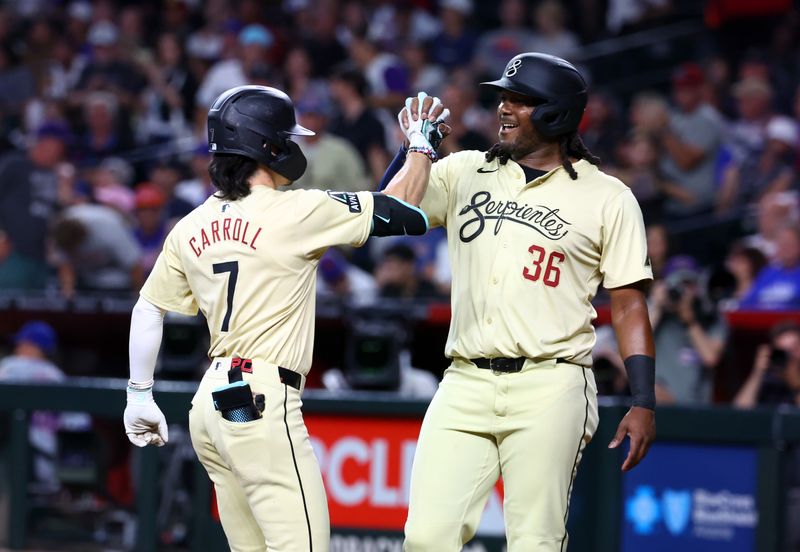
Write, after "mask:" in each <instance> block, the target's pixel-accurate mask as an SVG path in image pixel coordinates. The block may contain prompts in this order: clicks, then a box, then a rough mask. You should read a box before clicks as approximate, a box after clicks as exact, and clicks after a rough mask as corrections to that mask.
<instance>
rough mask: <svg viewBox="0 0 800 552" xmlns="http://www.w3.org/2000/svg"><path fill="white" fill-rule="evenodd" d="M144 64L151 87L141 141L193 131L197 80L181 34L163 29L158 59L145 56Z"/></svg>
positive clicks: (144, 108) (143, 113) (156, 140)
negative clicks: (184, 48)
mask: <svg viewBox="0 0 800 552" xmlns="http://www.w3.org/2000/svg"><path fill="white" fill-rule="evenodd" d="M141 65H142V71H143V72H144V74H145V75H146V76H147V80H148V87H147V88H146V89H145V91H144V93H143V95H142V99H141V103H142V109H141V111H140V114H139V124H138V128H137V136H138V140H139V142H140V143H143V144H153V143H160V142H168V141H171V140H175V139H178V138H183V137H186V136H187V135H190V134H191V131H192V117H194V113H195V107H194V101H195V94H196V93H197V82H196V81H195V79H194V75H193V74H192V73H191V72H190V71H189V68H188V66H187V63H186V56H185V54H184V51H183V45H182V43H181V41H180V38H179V37H178V35H176V34H174V33H172V32H165V33H161V34H160V35H159V36H158V42H157V50H156V57H155V59H142V60H141Z"/></svg>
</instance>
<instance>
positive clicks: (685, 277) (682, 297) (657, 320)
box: [649, 255, 727, 404]
mask: <svg viewBox="0 0 800 552" xmlns="http://www.w3.org/2000/svg"><path fill="white" fill-rule="evenodd" d="M649 311H650V324H651V325H652V327H653V338H654V339H655V346H656V359H657V360H656V399H657V401H658V404H703V403H708V402H710V401H711V380H712V378H711V371H712V370H713V369H714V367H715V366H716V365H717V363H718V362H719V360H720V358H721V356H722V352H723V348H724V345H725V339H726V337H727V327H726V325H725V323H724V321H723V319H722V318H721V317H720V316H719V314H718V313H717V311H716V308H715V307H714V305H713V304H712V303H710V302H709V301H708V300H707V298H706V297H705V294H704V293H703V290H702V288H701V286H700V271H699V267H698V266H697V263H696V262H695V261H694V259H692V258H691V257H689V256H686V255H678V256H675V257H672V258H671V259H670V260H669V261H667V264H666V265H665V267H664V278H663V279H662V280H658V281H656V282H655V283H654V284H653V287H652V290H651V293H650V302H649Z"/></svg>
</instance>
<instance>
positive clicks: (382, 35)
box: [367, 0, 442, 54]
mask: <svg viewBox="0 0 800 552" xmlns="http://www.w3.org/2000/svg"><path fill="white" fill-rule="evenodd" d="M441 30H442V24H441V22H440V21H439V19H438V18H436V17H434V16H433V15H431V14H430V13H428V12H427V11H425V10H424V9H422V8H420V7H419V6H416V5H414V3H413V2H397V1H395V0H385V1H383V2H382V3H381V5H380V6H379V7H377V8H376V9H375V10H374V11H373V12H372V16H371V17H370V20H369V29H368V31H367V36H368V37H369V39H370V40H374V41H376V42H378V43H379V44H380V46H381V48H383V49H384V50H387V51H389V52H394V53H396V54H399V53H400V52H401V50H402V49H403V48H404V47H405V46H406V45H407V44H422V43H425V42H427V41H429V40H431V39H433V37H435V36H436V35H437V34H439V32H440V31H441Z"/></svg>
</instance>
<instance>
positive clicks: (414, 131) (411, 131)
mask: <svg viewBox="0 0 800 552" xmlns="http://www.w3.org/2000/svg"><path fill="white" fill-rule="evenodd" d="M427 97H428V95H427V94H426V93H425V92H420V93H418V94H417V110H416V116H417V120H416V121H415V120H414V117H413V114H412V110H411V102H412V101H413V100H414V98H411V97H409V98H406V105H405V107H404V108H403V109H401V110H400V113H398V114H397V121H398V122H399V123H400V129H401V130H402V131H403V134H405V136H406V138H408V143H409V148H423V149H429V150H431V151H433V150H434V148H433V146H432V145H431V143H430V141H429V140H428V136H429V135H430V133H431V132H432V131H434V132H435V125H434V124H433V123H431V122H430V121H429V120H428V119H427V118H425V119H423V118H422V103H423V101H424V100H425V98H427ZM441 103H442V102H441V100H440V99H439V98H437V97H435V96H434V97H433V103H432V104H431V106H430V109H429V112H430V111H433V110H434V109H435V108H436V106H438V105H441ZM404 112H405V113H406V118H407V119H408V122H407V124H404V123H403V113H404ZM448 115H450V111H449V110H448V109H445V110H444V111H443V112H442V114H441V115H440V116H439V119H438V120H437V121H436V122H437V123H440V122H443V121H444V120H445V119H446V118H447V117H448Z"/></svg>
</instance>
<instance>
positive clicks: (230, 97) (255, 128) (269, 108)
mask: <svg viewBox="0 0 800 552" xmlns="http://www.w3.org/2000/svg"><path fill="white" fill-rule="evenodd" d="M313 134H314V133H313V132H311V131H310V130H308V129H307V128H304V127H302V126H300V125H298V124H297V121H296V120H295V115H294V104H293V103H292V100H291V99H290V98H289V96H287V95H286V94H285V93H283V92H281V91H280V90H278V89H277V88H270V87H269V86H239V87H237V88H231V89H230V90H228V91H227V92H223V93H222V94H221V95H220V96H219V97H218V98H217V99H216V100H215V101H214V104H213V105H212V106H211V109H209V110H208V151H210V152H211V153H233V154H236V155H242V156H244V157H247V158H248V159H252V160H253V161H256V162H257V163H261V164H262V165H266V166H267V167H269V168H271V169H272V170H274V171H275V172H276V173H278V174H280V175H282V176H285V177H286V178H288V179H289V180H297V179H298V178H300V177H301V176H303V173H304V172H305V170H306V166H307V164H308V162H307V161H306V157H305V155H303V152H302V151H301V150H300V146H298V145H297V144H296V143H295V142H292V141H291V140H290V139H289V138H290V136H292V135H300V136H312V135H313ZM273 147H274V148H273ZM275 150H277V151H275Z"/></svg>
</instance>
